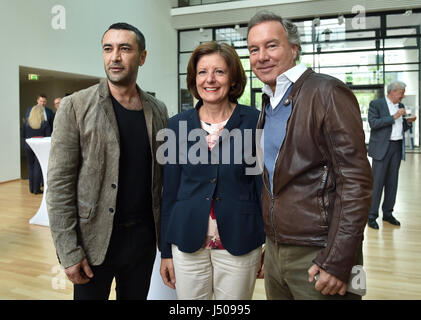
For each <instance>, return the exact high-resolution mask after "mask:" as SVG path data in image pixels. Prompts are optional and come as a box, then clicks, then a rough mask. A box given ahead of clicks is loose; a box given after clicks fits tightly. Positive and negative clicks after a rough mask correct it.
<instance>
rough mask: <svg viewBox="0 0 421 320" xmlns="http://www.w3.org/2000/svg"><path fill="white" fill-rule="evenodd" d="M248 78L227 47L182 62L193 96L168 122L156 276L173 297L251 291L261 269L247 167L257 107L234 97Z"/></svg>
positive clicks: (213, 46) (252, 180) (202, 48)
mask: <svg viewBox="0 0 421 320" xmlns="http://www.w3.org/2000/svg"><path fill="white" fill-rule="evenodd" d="M246 81H247V78H246V76H245V73H244V70H243V68H242V66H241V62H240V59H239V57H238V55H237V53H236V52H235V50H234V49H233V48H232V47H230V46H229V45H227V44H224V43H222V44H219V43H217V42H208V43H203V44H201V45H199V46H198V47H197V48H196V49H195V50H194V52H193V53H192V56H191V58H190V61H189V64H188V68H187V86H188V88H189V90H190V92H191V93H192V94H193V96H195V97H196V98H197V99H199V102H198V103H197V104H196V107H195V108H194V109H191V110H187V111H184V112H182V113H180V114H178V115H176V116H174V117H172V118H171V119H170V120H169V122H168V129H169V130H168V131H170V132H171V133H173V135H172V138H173V139H170V138H171V135H168V136H169V137H168V140H167V141H166V142H165V143H166V144H167V146H168V159H169V160H168V161H167V163H166V164H165V165H164V171H163V172H164V173H163V199H162V206H161V217H162V223H161V237H162V241H161V257H162V260H161V276H162V279H163V281H164V283H165V284H166V285H167V286H169V287H171V288H173V289H174V288H175V289H176V291H177V298H178V299H212V297H213V296H215V299H217V300H221V299H230V300H231V299H232V300H236V299H251V297H252V295H253V291H254V285H255V281H256V276H257V275H258V273H259V270H261V269H260V268H261V256H262V248H261V246H262V244H263V243H264V241H265V234H264V231H263V220H262V216H261V208H260V193H261V188H262V181H261V176H260V173H261V171H260V172H257V171H258V170H256V172H254V174H253V173H252V174H249V173H248V170H247V169H250V168H251V165H250V163H252V161H250V160H252V159H251V158H250V157H248V156H247V155H249V156H251V155H252V154H255V152H256V151H255V150H256V146H255V135H256V124H257V120H258V117H259V112H258V111H257V110H256V109H254V108H251V107H248V106H244V105H240V104H239V103H238V102H237V99H238V98H239V97H240V96H241V95H242V93H243V91H244V88H245V85H246ZM247 131H248V133H250V132H252V135H250V136H249V138H250V139H249V142H250V144H249V145H248V147H250V148H249V150H247V148H248V147H247V146H246V144H247V142H246V141H245V142H244V150H241V149H242V148H241V145H242V143H241V140H243V138H244V140H247V133H246V132H247ZM187 136H188V137H187ZM192 137H194V138H192ZM238 137H239V139H241V140H240V148H237V142H238ZM197 138H199V139H197ZM197 140H199V141H197ZM172 146H175V149H173V151H174V150H176V152H171V151H170V149H171V147H172ZM216 150H218V151H216ZM227 151H229V154H228V152H227ZM243 151H244V152H243ZM198 152H199V153H200V155H199V156H198ZM171 153H172V154H173V157H171V156H170V154H171ZM224 153H225V155H224ZM227 155H228V156H229V157H226V156H227ZM197 160H199V161H197Z"/></svg>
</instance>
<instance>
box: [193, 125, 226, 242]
mask: <svg viewBox="0 0 421 320" xmlns="http://www.w3.org/2000/svg"><path fill="white" fill-rule="evenodd" d="M227 122H228V120H225V121H223V122H220V123H215V124H213V123H212V124H211V123H207V122H204V121H200V124H201V126H202V129H203V130H205V131H206V132H207V133H208V135H207V136H206V141H207V143H208V148H209V150H212V148H213V147H214V146H215V144H216V143H217V142H218V139H219V137H220V136H221V133H222V130H223V129H224V127H225V125H226V124H227ZM202 247H203V248H205V249H224V246H223V245H222V242H221V239H220V238H219V232H218V225H217V223H216V216H215V209H214V206H213V200H212V202H211V209H210V214H209V222H208V233H207V237H206V241H205V243H204V244H203V246H202Z"/></svg>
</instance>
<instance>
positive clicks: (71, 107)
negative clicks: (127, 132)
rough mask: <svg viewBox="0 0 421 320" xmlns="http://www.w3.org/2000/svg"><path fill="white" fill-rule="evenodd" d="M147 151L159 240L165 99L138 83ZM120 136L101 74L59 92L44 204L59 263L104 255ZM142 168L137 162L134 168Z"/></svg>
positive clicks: (110, 226)
mask: <svg viewBox="0 0 421 320" xmlns="http://www.w3.org/2000/svg"><path fill="white" fill-rule="evenodd" d="M137 88H138V90H139V92H140V95H141V101H142V105H143V110H144V114H145V120H146V127H147V131H148V135H149V143H150V146H151V154H152V158H153V161H152V190H151V191H152V207H153V215H154V220H155V232H156V236H157V241H158V245H159V229H160V228H159V225H160V203H161V191H162V180H161V179H162V168H161V166H160V165H159V164H158V163H157V161H156V157H155V155H156V150H157V148H158V147H159V145H160V144H161V142H158V141H156V134H157V132H158V131H159V130H160V129H162V128H165V127H166V126H167V121H168V113H167V109H166V107H165V105H164V104H163V103H162V102H160V101H159V100H157V99H155V98H154V97H152V96H151V95H149V94H147V93H145V92H144V91H142V90H141V89H140V88H139V87H137ZM119 157H120V137H119V131H118V126H117V120H116V117H115V114H114V110H113V105H112V102H111V97H110V92H109V88H108V83H107V80H106V79H102V80H101V81H100V83H99V84H96V85H94V86H92V87H89V88H87V89H84V90H81V91H78V92H76V93H74V94H72V95H70V96H68V97H65V98H63V100H62V102H61V104H60V108H59V109H58V111H57V114H56V117H55V121H54V130H53V134H52V138H51V151H50V158H49V163H48V173H47V182H48V188H47V194H46V196H47V208H48V216H49V219H50V228H51V234H52V237H53V241H54V245H55V247H56V250H57V256H58V259H59V261H60V263H61V265H62V266H63V267H64V268H67V267H69V266H72V265H75V264H77V263H78V262H80V261H81V260H82V259H83V258H85V257H86V258H87V259H88V262H89V264H91V265H100V264H101V263H102V262H103V261H104V258H105V254H106V252H107V248H108V245H109V241H110V238H111V232H112V229H113V219H114V213H115V208H116V199H117V191H118V177H119ZM139 170H142V168H139Z"/></svg>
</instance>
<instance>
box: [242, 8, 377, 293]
mask: <svg viewBox="0 0 421 320" xmlns="http://www.w3.org/2000/svg"><path fill="white" fill-rule="evenodd" d="M248 48H249V52H250V64H251V67H252V69H253V72H254V73H255V74H256V76H257V77H258V78H259V79H260V80H261V81H263V82H264V83H265V86H264V88H263V92H264V95H263V106H262V113H261V115H260V119H259V122H258V129H262V128H264V135H263V137H262V139H261V141H260V143H261V149H262V151H263V153H264V165H265V166H264V173H263V180H264V188H263V192H262V214H263V218H264V224H265V232H266V236H267V238H266V252H265V265H264V270H265V287H266V294H267V297H268V299H332V298H333V299H337V298H340V299H341V298H342V299H343V298H348V299H353V298H359V296H357V295H354V294H351V293H349V292H348V293H347V292H346V291H347V282H348V280H349V277H350V273H351V270H352V267H353V266H354V265H356V264H357V262H358V261H359V260H361V259H362V249H361V248H362V240H363V231H364V226H365V224H366V222H367V218H368V212H369V208H370V201H371V191H372V174H371V169H370V164H369V162H368V160H367V152H366V147H365V143H364V132H363V128H362V121H361V115H360V110H359V106H358V102H357V100H356V98H355V96H354V95H353V94H352V92H351V91H350V90H349V89H348V88H347V87H346V86H345V85H344V84H343V83H342V82H341V81H339V80H337V79H335V78H333V77H330V76H328V75H324V74H318V73H315V72H314V71H313V70H311V69H310V68H308V69H307V68H306V67H305V66H303V65H296V61H297V60H298V59H299V54H300V51H301V46H300V36H299V34H298V31H297V28H296V26H295V25H293V24H292V23H290V22H288V21H285V20H283V19H282V18H281V17H279V16H277V15H275V14H273V13H271V12H268V11H262V12H258V13H257V14H256V15H255V16H254V17H253V18H252V19H251V20H250V22H249V27H248ZM359 264H360V263H359Z"/></svg>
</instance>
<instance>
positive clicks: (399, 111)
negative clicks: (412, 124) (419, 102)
mask: <svg viewBox="0 0 421 320" xmlns="http://www.w3.org/2000/svg"><path fill="white" fill-rule="evenodd" d="M405 114H406V111H405V109H404V108H399V109H398V111H396V113H395V114H394V115H393V118H395V120H396V119H398V118H399V117H401V116H403V115H405Z"/></svg>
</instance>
